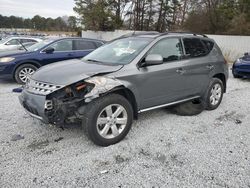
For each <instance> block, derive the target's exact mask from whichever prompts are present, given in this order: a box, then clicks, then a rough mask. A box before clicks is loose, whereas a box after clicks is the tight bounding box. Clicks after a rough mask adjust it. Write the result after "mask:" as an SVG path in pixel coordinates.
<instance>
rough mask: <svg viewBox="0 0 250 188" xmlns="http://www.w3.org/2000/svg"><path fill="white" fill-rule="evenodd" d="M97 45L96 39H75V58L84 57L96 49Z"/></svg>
mask: <svg viewBox="0 0 250 188" xmlns="http://www.w3.org/2000/svg"><path fill="white" fill-rule="evenodd" d="M96 48H97V45H96V43H95V42H94V41H90V40H83V39H75V40H73V55H74V58H82V57H84V56H86V55H88V54H89V53H90V52H92V51H93V50H95V49H96Z"/></svg>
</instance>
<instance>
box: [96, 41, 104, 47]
mask: <svg viewBox="0 0 250 188" xmlns="http://www.w3.org/2000/svg"><path fill="white" fill-rule="evenodd" d="M95 45H96V46H97V47H98V48H99V47H100V46H102V45H103V43H101V42H95Z"/></svg>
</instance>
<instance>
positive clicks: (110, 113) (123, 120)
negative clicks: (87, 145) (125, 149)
mask: <svg viewBox="0 0 250 188" xmlns="http://www.w3.org/2000/svg"><path fill="white" fill-rule="evenodd" d="M85 108H86V110H85V114H84V117H85V118H84V119H83V126H84V128H85V130H86V132H87V134H88V136H89V138H90V139H91V140H92V141H93V142H94V143H95V144H96V145H99V146H109V145H113V144H116V143H118V142H120V141H121V140H122V139H123V138H124V137H125V136H126V135H127V134H128V132H129V130H130V128H131V125H132V121H133V109H132V106H131V104H130V103H129V101H128V100H127V99H126V98H124V97H123V96H121V95H117V94H110V95H107V96H104V97H101V98H98V99H96V100H95V101H93V102H91V103H89V104H88V105H87V106H86V107H85Z"/></svg>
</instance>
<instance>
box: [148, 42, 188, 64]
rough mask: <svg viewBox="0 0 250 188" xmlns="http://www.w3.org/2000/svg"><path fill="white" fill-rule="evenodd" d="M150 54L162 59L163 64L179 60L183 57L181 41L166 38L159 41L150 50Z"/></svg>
mask: <svg viewBox="0 0 250 188" xmlns="http://www.w3.org/2000/svg"><path fill="white" fill-rule="evenodd" d="M150 54H159V55H161V56H162V57H163V62H169V61H176V60H180V59H181V58H182V55H183V50H182V45H181V40H180V39H178V38H168V39H163V40H161V41H159V42H158V43H157V44H156V45H155V46H154V47H153V48H151V50H150V51H149V53H148V55H150Z"/></svg>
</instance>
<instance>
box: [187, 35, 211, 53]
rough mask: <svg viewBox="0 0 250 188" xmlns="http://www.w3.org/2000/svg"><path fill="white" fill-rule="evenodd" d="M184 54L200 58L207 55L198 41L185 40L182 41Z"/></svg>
mask: <svg viewBox="0 0 250 188" xmlns="http://www.w3.org/2000/svg"><path fill="white" fill-rule="evenodd" d="M183 42H184V46H185V50H186V54H187V55H190V56H191V57H201V56H205V55H207V50H206V48H205V46H204V45H203V43H202V42H201V40H200V39H196V38H193V39H192V38H185V39H183Z"/></svg>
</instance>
